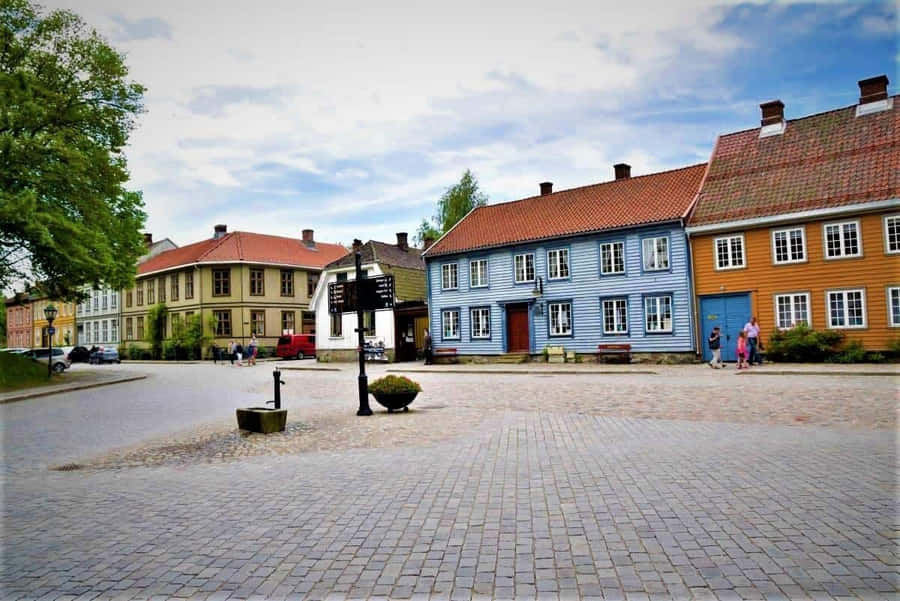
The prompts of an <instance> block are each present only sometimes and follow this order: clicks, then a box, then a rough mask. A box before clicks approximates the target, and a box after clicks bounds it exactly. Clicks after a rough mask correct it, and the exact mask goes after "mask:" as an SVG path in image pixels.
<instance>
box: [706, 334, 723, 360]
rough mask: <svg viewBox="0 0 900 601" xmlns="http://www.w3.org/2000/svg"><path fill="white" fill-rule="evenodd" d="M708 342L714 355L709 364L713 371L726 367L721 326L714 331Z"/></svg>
mask: <svg viewBox="0 0 900 601" xmlns="http://www.w3.org/2000/svg"><path fill="white" fill-rule="evenodd" d="M706 342H707V343H708V344H709V350H710V352H711V353H712V361H710V362H709V366H710V367H712V368H713V369H719V368H720V367H725V364H724V363H722V334H721V333H720V332H719V326H716V327H714V328H713V329H712V333H711V334H710V335H709V338H708V339H707V341H706Z"/></svg>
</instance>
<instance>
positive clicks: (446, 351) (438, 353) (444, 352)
mask: <svg viewBox="0 0 900 601" xmlns="http://www.w3.org/2000/svg"><path fill="white" fill-rule="evenodd" d="M432 357H433V358H434V359H447V360H448V361H450V362H452V360H453V359H454V358H456V349H455V348H447V347H442V348H436V349H434V351H433V352H432Z"/></svg>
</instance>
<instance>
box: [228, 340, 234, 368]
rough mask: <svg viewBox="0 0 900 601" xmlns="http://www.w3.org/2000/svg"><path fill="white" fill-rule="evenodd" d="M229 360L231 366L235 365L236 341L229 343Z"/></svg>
mask: <svg viewBox="0 0 900 601" xmlns="http://www.w3.org/2000/svg"><path fill="white" fill-rule="evenodd" d="M228 358H229V359H230V360H231V364H232V365H234V340H231V341H229V342H228Z"/></svg>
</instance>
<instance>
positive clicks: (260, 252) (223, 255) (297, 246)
mask: <svg viewBox="0 0 900 601" xmlns="http://www.w3.org/2000/svg"><path fill="white" fill-rule="evenodd" d="M346 252H347V249H346V248H344V247H343V246H340V245H339V244H328V243H325V242H316V243H315V246H313V247H308V246H306V245H305V244H304V243H303V240H299V239H297V238H284V237H282V236H269V235H267V234H254V233H251V232H231V233H229V234H225V235H224V236H222V237H221V238H218V239H216V238H209V239H208V240H203V241H201V242H195V243H193V244H188V245H186V246H182V247H179V248H175V249H172V250H167V251H164V252H161V253H159V254H158V255H155V256H153V257H150V258H149V259H147V260H146V261H144V262H143V263H141V264H140V265H138V275H142V274H145V273H152V272H155V271H162V270H165V269H172V268H175V267H181V266H186V265H193V264H195V263H237V262H244V263H268V264H273V265H286V266H294V267H308V268H311V269H322V268H323V267H324V266H325V265H327V264H328V263H330V262H331V261H333V260H335V259H336V258H338V257H340V256H342V255H343V254H345V253H346Z"/></svg>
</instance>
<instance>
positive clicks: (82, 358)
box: [69, 346, 96, 363]
mask: <svg viewBox="0 0 900 601" xmlns="http://www.w3.org/2000/svg"><path fill="white" fill-rule="evenodd" d="M95 348H96V347H95ZM90 360H91V351H90V350H88V348H87V347H85V346H76V347H73V348H72V350H71V351H69V362H70V363H87V362H88V361H90Z"/></svg>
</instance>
